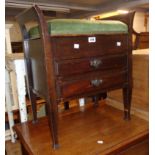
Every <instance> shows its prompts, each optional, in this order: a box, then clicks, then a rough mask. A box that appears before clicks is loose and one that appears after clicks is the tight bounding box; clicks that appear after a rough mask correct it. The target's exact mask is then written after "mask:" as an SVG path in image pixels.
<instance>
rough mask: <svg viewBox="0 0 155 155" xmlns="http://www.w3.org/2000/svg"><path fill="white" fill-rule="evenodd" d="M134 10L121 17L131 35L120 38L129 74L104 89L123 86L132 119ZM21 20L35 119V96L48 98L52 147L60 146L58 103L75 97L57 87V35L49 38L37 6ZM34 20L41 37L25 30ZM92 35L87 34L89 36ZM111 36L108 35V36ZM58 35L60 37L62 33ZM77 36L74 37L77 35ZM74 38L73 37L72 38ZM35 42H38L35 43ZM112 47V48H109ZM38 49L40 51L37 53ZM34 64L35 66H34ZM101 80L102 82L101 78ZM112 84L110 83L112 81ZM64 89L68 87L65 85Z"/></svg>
mask: <svg viewBox="0 0 155 155" xmlns="http://www.w3.org/2000/svg"><path fill="white" fill-rule="evenodd" d="M133 16H134V13H131V14H129V15H128V16H127V17H126V16H121V20H122V21H124V22H126V23H127V24H128V29H129V34H128V35H122V34H120V37H121V38H124V37H125V38H126V39H127V40H126V41H127V42H126V44H127V47H125V49H126V53H127V55H126V56H127V62H126V63H127V66H126V67H127V70H125V72H126V74H127V76H126V83H123V84H121V85H119V86H117V87H114V88H106V89H103V90H102V92H103V93H104V92H106V91H107V90H111V89H118V88H123V95H124V118H125V119H127V120H129V119H130V106H131V105H130V103H131V94H132V40H131V36H132V35H131V34H132V28H131V27H132V22H133ZM114 19H117V20H118V19H120V17H119V18H118V17H115V18H114ZM17 20H18V22H19V25H20V28H21V31H22V36H23V44H24V53H25V63H26V69H27V81H28V87H29V96H30V100H31V103H32V109H33V121H34V123H36V122H37V115H36V114H37V113H36V105H35V102H36V95H39V96H42V97H43V98H45V100H46V103H47V108H46V109H47V113H48V118H49V119H48V120H49V126H50V130H51V136H52V140H53V147H54V148H58V147H59V143H58V133H57V132H58V127H57V126H58V106H57V105H58V103H59V102H60V101H68V99H72V98H75V96H70V97H60V93H61V92H60V89H59V88H58V87H57V83H56V82H57V81H56V76H55V74H56V71H55V64H54V61H55V55H54V52H52V51H54V49H55V47H54V44H52V43H51V41H53V42H54V38H53V37H50V35H49V33H48V30H47V23H46V22H45V19H44V16H43V13H42V11H41V10H40V9H39V8H38V7H37V6H36V5H35V6H33V7H32V8H30V9H28V10H26V11H24V12H23V13H22V14H20V15H19V16H18V17H17ZM31 20H35V21H36V22H37V23H38V25H39V31H40V38H39V40H37V41H36V40H35V39H32V40H31V39H30V38H29V34H28V30H27V29H26V24H27V23H28V22H29V21H31ZM88 36H89V35H85V37H88ZM106 36H108V35H106ZM80 37H83V35H82V36H79V38H80ZM110 37H114V38H115V35H114V34H112V35H111V36H109V38H110ZM58 38H61V36H59V37H58ZM74 38H75V37H74ZM71 39H72V38H71ZM34 43H35V44H34ZM109 50H110V49H109ZM35 52H38V53H39V54H37V56H36V53H35ZM34 66H35V67H34ZM100 82H101V81H100ZM109 85H111V83H110V81H109ZM64 88H65V86H64ZM98 93H101V90H97V89H96V91H94V92H91V93H84V94H82V95H77V96H76V97H78V98H79V97H85V96H91V95H94V94H98Z"/></svg>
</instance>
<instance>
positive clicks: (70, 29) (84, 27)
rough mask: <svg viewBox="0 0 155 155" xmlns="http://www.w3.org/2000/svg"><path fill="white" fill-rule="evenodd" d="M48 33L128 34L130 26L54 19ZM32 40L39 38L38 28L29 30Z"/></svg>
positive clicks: (54, 34)
mask: <svg viewBox="0 0 155 155" xmlns="http://www.w3.org/2000/svg"><path fill="white" fill-rule="evenodd" d="M48 31H49V33H50V35H52V36H59V35H78V34H79V35H81V34H105V33H106V34H107V33H127V32H128V26H127V25H126V24H124V23H122V22H120V21H111V20H102V21H101V20H100V21H99V20H98V21H90V20H84V19H53V20H50V21H48ZM29 35H30V37H31V38H36V37H39V30H38V26H36V27H33V28H31V29H30V30H29Z"/></svg>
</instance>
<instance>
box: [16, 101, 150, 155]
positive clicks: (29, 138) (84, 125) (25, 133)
mask: <svg viewBox="0 0 155 155" xmlns="http://www.w3.org/2000/svg"><path fill="white" fill-rule="evenodd" d="M122 115H123V112H122V111H120V110H117V109H115V108H112V107H110V106H107V105H105V103H104V102H100V104H99V106H98V107H96V108H94V107H93V106H92V105H91V103H90V104H88V105H87V106H86V108H85V109H82V110H81V111H79V109H77V108H75V109H70V110H69V111H67V112H66V111H65V112H64V113H61V114H60V115H59V130H58V132H59V135H60V137H59V140H60V144H61V148H59V149H57V150H54V149H53V148H52V147H51V136H50V130H49V126H48V121H47V118H41V119H39V122H38V123H36V124H32V122H28V123H23V124H19V125H16V126H15V127H14V129H15V131H16V132H17V134H18V136H19V139H20V141H21V143H22V144H23V145H24V147H25V148H26V150H27V151H28V152H29V154H30V155H31V154H33V155H42V154H46V155H51V154H52V155H73V154H75V155H78V154H81V155H91V154H92V155H96V154H97V155H102V154H103V155H105V154H116V153H118V152H122V151H124V150H127V149H129V147H133V146H135V145H136V144H139V143H140V142H141V141H143V140H145V139H146V140H147V139H148V122H146V121H144V120H142V119H140V118H138V117H135V116H132V120H130V121H125V120H122ZM114 116H115V117H114ZM98 140H103V144H97V141H98ZM146 146H148V145H146ZM146 146H145V147H144V148H145V149H144V150H145V152H146V151H147V152H148V150H147V148H148V147H146ZM135 151H136V150H135Z"/></svg>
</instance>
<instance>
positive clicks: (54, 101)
mask: <svg viewBox="0 0 155 155" xmlns="http://www.w3.org/2000/svg"><path fill="white" fill-rule="evenodd" d="M133 15H134V13H131V14H129V15H128V16H127V19H126V20H125V21H128V22H127V23H128V24H129V25H128V29H129V33H127V34H104V35H76V36H72V35H71V36H50V35H49V33H48V31H47V23H46V22H45V20H44V16H43V13H42V12H41V10H40V9H39V8H38V7H37V6H33V7H32V8H31V9H29V10H26V11H25V12H23V13H22V14H21V15H19V16H18V17H17V19H18V22H19V24H20V27H21V31H22V34H23V43H24V51H25V60H26V68H27V79H28V88H29V95H30V99H31V102H32V105H33V106H32V107H33V113H34V122H36V121H37V117H36V108H35V95H36V94H37V95H40V96H42V97H43V98H45V100H46V103H47V109H48V118H49V119H48V120H49V126H50V130H51V136H52V139H53V147H54V148H57V147H58V146H59V145H58V144H59V143H58V133H57V131H58V129H57V123H58V121H57V117H58V103H60V101H64V102H65V101H68V100H70V99H74V98H78V97H86V96H93V95H96V94H99V93H104V92H106V91H109V90H114V89H118V88H122V89H123V90H125V91H124V107H125V108H124V109H125V118H126V119H130V101H131V90H132V56H131V52H132V42H131V34H132V33H131V32H132V20H133ZM122 19H123V18H122ZM31 20H35V21H37V22H38V25H39V31H40V38H37V39H31V38H29V34H28V30H27V29H26V24H27V22H29V21H31ZM89 37H95V38H96V41H95V42H93V43H92V42H89V41H88V39H89ZM74 44H79V48H75V47H74ZM75 75H76V76H75Z"/></svg>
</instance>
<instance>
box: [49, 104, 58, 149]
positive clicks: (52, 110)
mask: <svg viewBox="0 0 155 155" xmlns="http://www.w3.org/2000/svg"><path fill="white" fill-rule="evenodd" d="M47 107H48V121H49V127H50V131H51V136H52V141H53V148H54V149H57V148H59V143H58V127H57V122H58V106H57V102H55V103H52V102H51V101H47Z"/></svg>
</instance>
